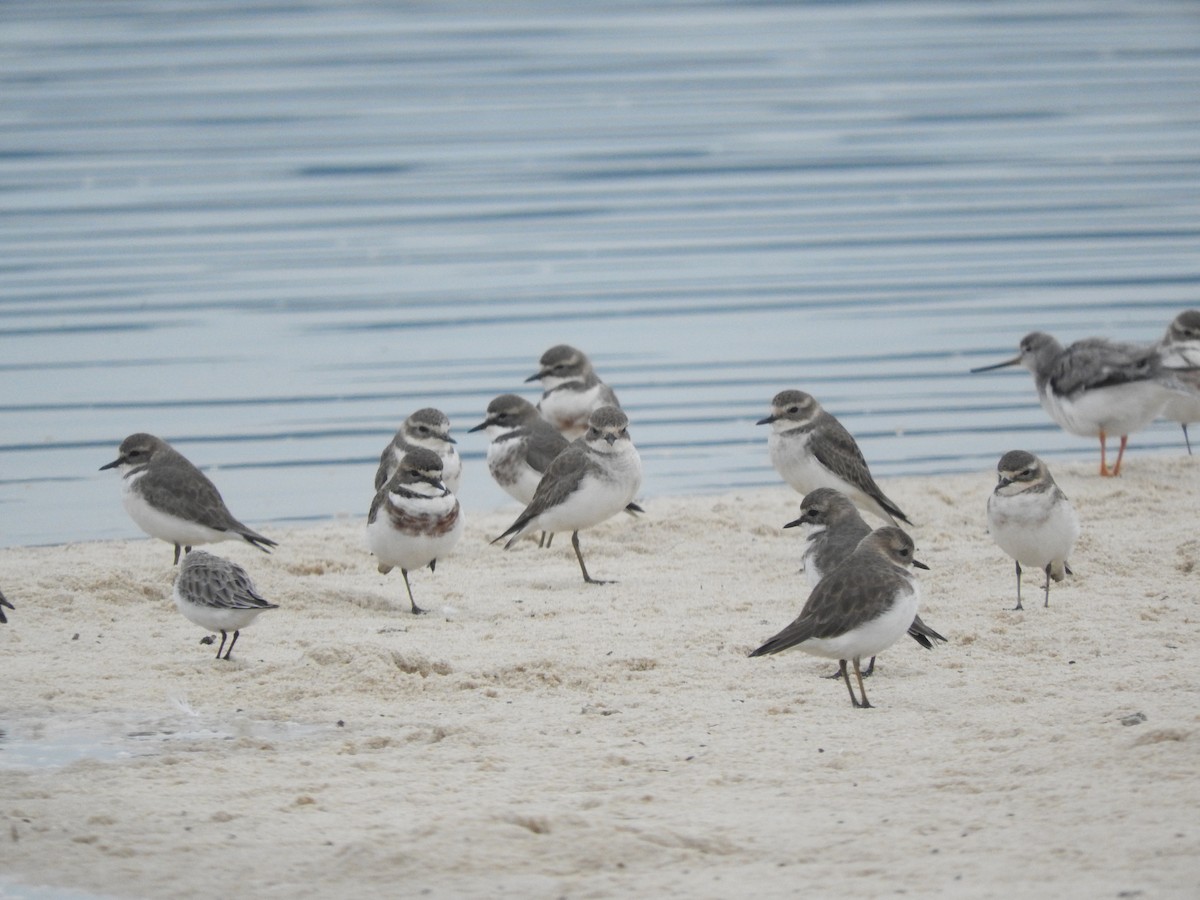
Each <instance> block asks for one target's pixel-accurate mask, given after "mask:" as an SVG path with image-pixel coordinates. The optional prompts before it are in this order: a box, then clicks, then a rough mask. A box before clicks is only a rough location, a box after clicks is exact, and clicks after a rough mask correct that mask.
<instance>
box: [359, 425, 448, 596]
mask: <svg viewBox="0 0 1200 900" xmlns="http://www.w3.org/2000/svg"><path fill="white" fill-rule="evenodd" d="M462 531H463V516H462V509H461V507H460V506H459V503H458V498H457V497H455V496H454V493H453V492H452V491H451V490H450V489H449V488H448V487H446V485H445V483H444V482H443V481H442V458H441V457H440V456H438V454H437V453H435V452H434V451H432V450H428V449H426V448H425V447H413V448H412V449H411V450H409V451H408V452H407V453H405V454H404V458H403V459H401V460H400V467H399V468H398V469H396V471H395V472H394V473H393V474H392V477H391V478H390V479H389V480H388V482H387V484H385V485H384V486H383V487H381V488H380V489H379V490H378V491H376V492H375V498H374V500H372V501H371V509H370V511H369V512H368V513H367V547H368V548H369V549H370V551H371V552H372V553H374V554H375V558H376V559H377V560H378V561H379V572H380V574H383V575H386V574H387V573H388V572H390V571H391V570H392V569H394V568H399V569H400V574H401V575H402V576H403V577H404V588H405V590H407V591H408V602H409V605H410V607H411V609H412V612H413V614H414V615H415V614H418V613H422V612H424V611H425V610H423V609H421V607H419V606H417V602H416V601H415V600H414V599H413V592H412V585H411V584H409V581H408V573H409V571H410V570H412V569H419V568H421V567H423V566H429V569H430V571H433V570H435V569H436V567H437V561H438V559H440V558H441V557H444V556H445V555H447V554H448V553H449V552H450V551H451V550H453V549H454V547H455V545H456V544H457V543H458V540H459V538H460V537H462Z"/></svg>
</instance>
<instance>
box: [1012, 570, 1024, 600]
mask: <svg viewBox="0 0 1200 900" xmlns="http://www.w3.org/2000/svg"><path fill="white" fill-rule="evenodd" d="M1024 608H1025V607H1023V606H1022V605H1021V564H1020V563H1017V605H1016V606H1014V607H1013V612H1016V611H1017V610H1018V609H1024Z"/></svg>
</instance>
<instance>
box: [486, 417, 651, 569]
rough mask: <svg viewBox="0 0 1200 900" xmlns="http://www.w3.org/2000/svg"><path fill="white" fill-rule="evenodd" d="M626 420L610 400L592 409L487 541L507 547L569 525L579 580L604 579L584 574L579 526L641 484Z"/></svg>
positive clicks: (615, 506)
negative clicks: (513, 514) (517, 509)
mask: <svg viewBox="0 0 1200 900" xmlns="http://www.w3.org/2000/svg"><path fill="white" fill-rule="evenodd" d="M628 425H629V419H628V418H627V417H626V416H625V413H623V412H622V411H621V410H620V409H618V408H617V407H615V406H602V407H600V409H598V410H596V411H595V412H593V413H592V414H591V417H590V418H589V420H588V430H587V433H586V434H585V435H584V436H583V438H582V439H581V440H578V441H576V442H574V443H573V444H571V445H570V446H569V447H567V449H566V450H564V451H563V452H562V453H560V454H559V455H558V456H556V457H555V458H554V460H553V462H551V463H550V466H549V468H547V469H546V474H545V475H544V476H542V480H541V481H540V482H539V483H538V486H537V490H536V491H534V494H533V499H532V500H531V501H530V502H529V505H528V506H527V507H526V508H525V510H524V511H523V512H522V513H521V515H519V516H518V517H517V519H516V521H515V522H513V524H512V525H510V526H509V527H508V529H507V530H506V531H505V532H504V533H503V534H502V535H500V536H499V537H497V538H496V539H495V540H493V541H492V543H493V544H494V543H496V542H497V541H502V540H505V539H506V538H507V539H508V541H507V543H506V544H505V545H504V547H505V549H506V550H507V549H509V548H511V547H512V546H513V544H515V543H516V541H517V539H518V538H519V537H520V536H521V535H522V534H525V533H526V532H528V531H549V532H556V531H570V532H571V546H572V547H573V548H574V550H575V558H576V559H577V560H578V561H579V570H580V571H581V572H582V573H583V580H584V581H586V582H587V583H588V584H606V583H607V582H604V581H598V580H596V579H594V578H592V576H591V575H589V574H588V570H587V566H586V565H585V564H584V561H583V553H582V551H581V550H580V549H579V532H580V531H582V530H583V529H585V528H591V527H593V526H595V525H599V524H600V523H601V522H603V521H605V520H606V519H609V518H611V517H612V516H614V515H616V514H617V513H619V512H620V511H621V510H623V509H625V507H626V506H627V505H628V504H629V503H631V502H632V501H633V498H634V496H635V495H636V494H637V492H638V489H639V488H640V487H641V485H642V460H641V457H640V456H639V455H638V452H637V448H636V447H634V446H633V441H632V439H630V437H629V430H628Z"/></svg>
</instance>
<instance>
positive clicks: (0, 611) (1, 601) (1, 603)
mask: <svg viewBox="0 0 1200 900" xmlns="http://www.w3.org/2000/svg"><path fill="white" fill-rule="evenodd" d="M6 606H7V607H8V608H9V609H11V610H14V611H15V610H16V607H15V606H13V605H12V604H11V603H9V602H8V600H7V599H6V598H5V596H4V593H3V592H2V591H0V625H3V624H6V623H7V622H8V617H7V616H5V615H4V608H5V607H6Z"/></svg>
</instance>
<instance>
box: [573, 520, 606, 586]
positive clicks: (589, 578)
mask: <svg viewBox="0 0 1200 900" xmlns="http://www.w3.org/2000/svg"><path fill="white" fill-rule="evenodd" d="M571 546H572V547H574V548H575V558H576V559H578V560H579V571H581V572H583V580H584V581H586V582H587V583H588V584H612V582H611V581H599V580H598V579H595V578H593V577H592V576H591V575H589V574H588V570H587V566H585V565H584V564H583V552H582V551H581V550H580V549H579V532H578V531H572V532H571Z"/></svg>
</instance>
